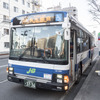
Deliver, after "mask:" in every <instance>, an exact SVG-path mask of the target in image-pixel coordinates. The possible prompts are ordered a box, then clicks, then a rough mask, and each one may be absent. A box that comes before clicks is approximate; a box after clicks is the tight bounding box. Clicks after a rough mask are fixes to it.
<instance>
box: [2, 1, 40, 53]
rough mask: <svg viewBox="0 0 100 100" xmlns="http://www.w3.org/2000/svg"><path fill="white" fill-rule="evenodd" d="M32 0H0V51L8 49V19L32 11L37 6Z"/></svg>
mask: <svg viewBox="0 0 100 100" xmlns="http://www.w3.org/2000/svg"><path fill="white" fill-rule="evenodd" d="M33 1H34V0H0V52H4V51H9V45H10V43H9V34H10V32H9V27H10V20H11V19H12V18H13V17H15V16H18V15H21V14H27V13H32V12H34V11H33V10H34V9H35V6H36V7H38V5H35V4H34V2H33ZM38 2H39V0H38ZM36 3H37V2H36ZM33 8H34V9H33ZM36 10H38V11H39V8H38V9H35V12H37V11H36Z"/></svg>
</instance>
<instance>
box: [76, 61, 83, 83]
mask: <svg viewBox="0 0 100 100" xmlns="http://www.w3.org/2000/svg"><path fill="white" fill-rule="evenodd" d="M81 76H82V62H81V63H80V64H79V67H78V74H77V78H76V81H75V84H78V83H79V82H80V79H81Z"/></svg>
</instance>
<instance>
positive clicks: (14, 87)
mask: <svg viewBox="0 0 100 100" xmlns="http://www.w3.org/2000/svg"><path fill="white" fill-rule="evenodd" d="M95 62H96V61H94V62H93V65H94V64H95ZM7 63H8V59H7V58H4V59H0V100H73V99H74V97H75V96H76V94H77V93H78V91H79V90H80V88H81V86H82V84H83V83H84V81H85V79H86V77H87V75H88V73H89V72H90V70H91V69H92V66H93V65H92V66H90V67H89V68H88V69H87V71H86V72H85V73H84V75H83V76H82V78H81V80H80V83H79V84H77V85H74V86H73V87H72V88H71V89H70V91H69V92H56V91H51V90H45V89H36V90H34V89H30V88H26V87H24V86H23V85H20V84H17V83H12V82H9V81H7V73H6V67H7Z"/></svg>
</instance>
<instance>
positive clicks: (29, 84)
mask: <svg viewBox="0 0 100 100" xmlns="http://www.w3.org/2000/svg"><path fill="white" fill-rule="evenodd" d="M24 86H25V87H29V88H34V89H36V82H35V81H30V80H24Z"/></svg>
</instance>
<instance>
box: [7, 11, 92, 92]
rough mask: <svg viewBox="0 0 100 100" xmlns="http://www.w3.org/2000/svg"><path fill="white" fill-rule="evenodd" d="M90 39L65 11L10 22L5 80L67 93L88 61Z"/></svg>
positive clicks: (89, 57) (26, 16)
mask: <svg viewBox="0 0 100 100" xmlns="http://www.w3.org/2000/svg"><path fill="white" fill-rule="evenodd" d="M92 39H93V36H92V34H91V33H90V32H88V31H87V30H86V29H85V28H84V27H83V26H82V25H81V24H80V23H79V22H78V21H77V20H76V19H74V18H73V17H69V16H68V13H67V12H65V11H52V12H40V13H32V14H25V15H21V16H17V17H15V18H13V19H12V21H11V33H10V43H11V45H10V55H9V64H8V67H7V72H8V80H9V81H11V82H16V83H20V84H23V85H24V86H25V87H30V88H34V89H36V88H45V89H52V90H57V91H63V90H68V89H69V88H70V87H71V86H72V85H73V84H74V83H75V82H77V81H79V79H80V78H81V75H82V73H83V72H84V71H85V70H86V68H87V67H88V66H89V64H90V63H91V61H92V56H93V43H92V42H93V41H92Z"/></svg>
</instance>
